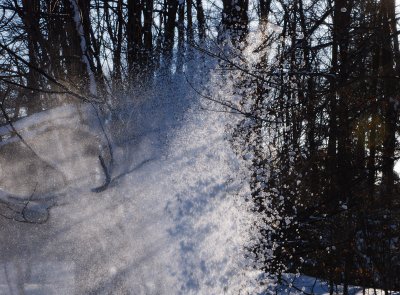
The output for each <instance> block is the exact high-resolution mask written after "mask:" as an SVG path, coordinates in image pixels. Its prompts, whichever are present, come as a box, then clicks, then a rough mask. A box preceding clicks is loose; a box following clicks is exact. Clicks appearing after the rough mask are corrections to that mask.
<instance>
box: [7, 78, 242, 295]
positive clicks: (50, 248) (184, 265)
mask: <svg viewBox="0 0 400 295" xmlns="http://www.w3.org/2000/svg"><path fill="white" fill-rule="evenodd" d="M160 83H163V84H162V85H163V87H162V90H157V89H158V88H157V87H155V90H152V91H149V92H148V93H146V94H145V95H144V94H143V93H141V94H140V95H138V94H137V96H135V95H136V94H133V95H132V96H133V97H132V98H130V100H127V105H126V106H125V107H123V108H122V110H124V111H120V112H118V114H117V115H116V116H115V117H114V118H113V120H112V121H111V122H109V126H108V128H109V132H110V137H111V138H112V141H113V143H114V146H113V147H114V154H115V168H114V170H113V180H112V182H111V185H110V187H109V188H108V189H107V190H106V191H104V192H101V193H94V192H92V191H91V189H92V188H93V187H96V186H98V185H99V183H101V182H102V179H103V177H104V176H103V175H102V171H101V169H100V166H99V164H98V163H97V162H96V161H95V160H94V159H95V157H96V154H95V153H92V154H90V157H89V158H88V156H87V155H86V154H85V153H83V152H76V151H75V150H74V147H77V148H78V149H79V147H81V146H82V144H81V139H78V141H77V142H74V140H76V139H74V136H70V137H65V138H68V139H69V141H70V142H69V144H68V145H67V143H65V147H63V146H55V145H52V144H47V148H48V151H46V150H45V148H44V147H43V144H42V145H40V144H39V143H38V142H35V137H33V136H32V137H31V139H30V140H31V141H30V143H31V144H32V145H33V146H35V147H37V148H38V151H39V152H40V154H42V155H47V158H46V159H47V160H49V161H50V162H52V163H53V164H54V165H55V166H57V167H58V168H59V169H60V170H61V171H64V172H65V173H66V174H68V179H72V180H71V181H69V182H68V185H66V186H65V187H63V188H62V189H60V190H58V191H57V192H56V193H54V207H52V209H51V210H50V218H49V220H48V221H47V222H46V223H44V224H27V223H20V222H13V221H10V220H7V219H4V218H2V219H0V223H1V243H0V253H1V254H0V255H1V260H0V263H1V265H0V294H20V293H24V294H224V293H227V294H235V293H237V292H238V290H239V289H240V288H242V286H243V284H244V282H245V281H244V278H243V275H244V274H243V273H242V267H241V263H242V261H241V257H242V255H241V245H242V243H243V239H244V238H245V235H244V232H243V230H244V228H245V227H243V226H242V223H243V222H244V220H246V218H245V217H244V215H243V212H245V210H243V209H242V207H243V205H242V204H240V202H239V201H238V200H237V198H236V197H235V192H236V191H237V190H238V188H240V183H238V182H237V181H236V180H235V181H234V180H233V179H239V178H238V177H237V175H235V174H236V173H237V172H238V171H239V167H238V164H237V161H236V159H235V156H234V155H233V153H232V152H231V151H230V147H229V144H228V143H227V142H226V140H225V139H224V127H225V124H226V122H227V120H229V118H226V117H224V116H223V115H221V114H220V113H213V112H211V113H210V112H204V110H201V108H200V107H199V97H198V95H195V94H194V92H193V91H191V90H190V87H188V85H187V84H185V83H183V77H178V78H176V80H171V81H169V83H167V85H169V87H165V85H166V84H165V81H161V82H160ZM160 87H161V84H160ZM144 96H145V97H144ZM132 101H133V103H131V102H132ZM67 109H68V111H65V112H62V113H63V114H64V115H65V118H64V120H65V121H68V120H70V119H71V118H72V117H74V116H75V115H71V114H70V112H71V108H68V107H67ZM56 112H60V111H59V110H58V111H56ZM90 112H91V111H90V110H87V111H86V116H87V118H91V116H92V117H93V115H90ZM50 113H51V112H50ZM52 113H54V111H53V112H52ZM59 115H60V114H58V116H56V117H57V118H59V117H60V116H59ZM40 116H41V117H45V118H46V115H45V114H41V115H40ZM42 119H43V118H42ZM29 120H31V121H33V122H35V124H36V123H37V122H38V120H32V119H31V118H26V119H25V121H26V122H25V123H22V122H20V123H19V125H21V126H24V127H25V128H26V125H32V124H34V123H33V122H32V123H29ZM48 120H49V121H50V122H51V120H52V119H51V118H48ZM53 120H55V119H54V118H53ZM57 120H58V119H57ZM17 125H18V124H17ZM39 125H40V124H39ZM61 125H62V124H61ZM61 125H57V126H61ZM92 125H93V124H92ZM94 125H95V124H94ZM37 128H39V127H37ZM37 128H31V129H32V130H33V131H32V130H31V131H32V132H34V131H35V130H36V129H37ZM45 134H46V133H45ZM64 135H65V133H64V131H62V130H61V128H60V129H59V133H58V138H63V136H64ZM98 140H101V139H98ZM41 142H43V140H42V141H41ZM99 144H100V145H101V144H103V145H104V142H102V143H99ZM56 155H57V156H56ZM60 155H64V158H63V157H62V156H60ZM71 155H74V157H72V156H71ZM75 172H76V173H77V175H79V177H78V178H77V177H73V174H74V173H75ZM24 177H26V175H25V176H24ZM28 178H29V177H28ZM10 190H12V186H11V189H10V186H9V187H8V190H7V191H8V192H10ZM27 191H29V189H27ZM21 198H22V197H21ZM38 198H39V196H38ZM241 285H242V286H241Z"/></svg>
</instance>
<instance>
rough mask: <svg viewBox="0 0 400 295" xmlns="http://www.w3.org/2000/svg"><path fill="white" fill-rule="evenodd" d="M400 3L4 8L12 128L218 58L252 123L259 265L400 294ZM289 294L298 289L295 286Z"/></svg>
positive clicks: (111, 100) (55, 0)
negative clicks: (201, 56) (200, 58)
mask: <svg viewBox="0 0 400 295" xmlns="http://www.w3.org/2000/svg"><path fill="white" fill-rule="evenodd" d="M396 5H397V3H396V1H395V0H259V1H248V0H235V1H230V0H223V1H222V2H220V1H217V2H213V1H208V0H207V1H206V0H186V1H184V0H180V1H177V0H163V1H153V0H102V1H99V0H86V1H85V0H42V1H40V0H1V1H0V96H1V97H0V100H1V101H0V107H1V111H2V116H0V118H1V124H2V125H3V124H8V123H10V122H14V121H17V120H18V119H20V118H22V117H25V116H27V115H30V114H34V113H37V112H39V111H42V110H46V109H50V108H53V107H55V106H59V105H62V104H65V103H80V102H84V101H86V102H88V101H89V102H91V103H93V104H96V105H98V106H100V108H101V109H102V110H105V109H106V108H108V109H109V110H111V111H113V110H114V109H115V108H116V105H118V97H120V96H123V95H125V96H126V95H128V94H129V92H130V91H132V90H135V89H142V88H151V87H152V85H153V83H154V79H157V78H158V77H167V78H168V77H170V76H173V75H176V74H180V73H184V72H186V71H187V69H188V62H189V61H190V60H192V59H195V58H196V54H197V52H199V51H200V52H202V53H206V54H209V55H210V56H212V57H214V58H216V59H218V61H219V63H218V66H219V68H220V69H223V70H224V71H221V72H223V73H224V75H227V76H229V77H230V78H231V79H233V81H234V88H235V93H236V94H237V95H236V96H237V97H239V99H238V100H233V99H230V98H229V97H228V98H226V101H223V102H221V101H218V102H219V104H221V105H222V107H224V108H225V110H226V111H229V112H234V113H238V114H239V115H241V116H242V119H241V120H240V123H239V124H238V125H237V126H234V127H233V128H232V130H231V131H232V136H231V143H232V146H233V147H234V149H235V151H236V152H237V154H238V155H239V156H240V157H242V158H244V159H245V161H246V163H247V165H248V167H249V169H250V172H251V177H250V187H251V195H249V196H244V198H246V199H247V200H248V202H250V203H251V204H252V205H251V206H252V210H253V211H254V214H256V215H257V216H258V217H259V218H258V222H256V223H255V224H254V227H253V229H252V231H253V233H252V234H253V237H254V239H253V240H252V241H251V243H249V244H248V245H247V252H246V253H247V255H248V256H249V258H251V259H252V261H253V264H252V265H253V266H254V267H255V268H257V269H259V270H262V271H263V272H265V274H266V275H267V277H268V276H275V277H277V278H278V280H279V279H281V276H280V274H281V273H284V272H291V273H300V272H301V273H306V274H308V275H312V276H315V277H321V278H323V279H325V280H327V281H329V284H330V288H331V294H333V292H334V286H335V285H336V284H344V294H348V286H349V285H360V286H364V287H374V288H382V289H384V290H395V289H397V290H399V289H400V276H399V273H400V182H399V176H398V174H397V173H396V172H395V170H394V166H395V163H396V162H397V161H398V160H399V159H400V144H399V127H400V124H399V105H400V99H399V93H400V45H399V15H398V7H397V6H396ZM288 283H289V282H288Z"/></svg>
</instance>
